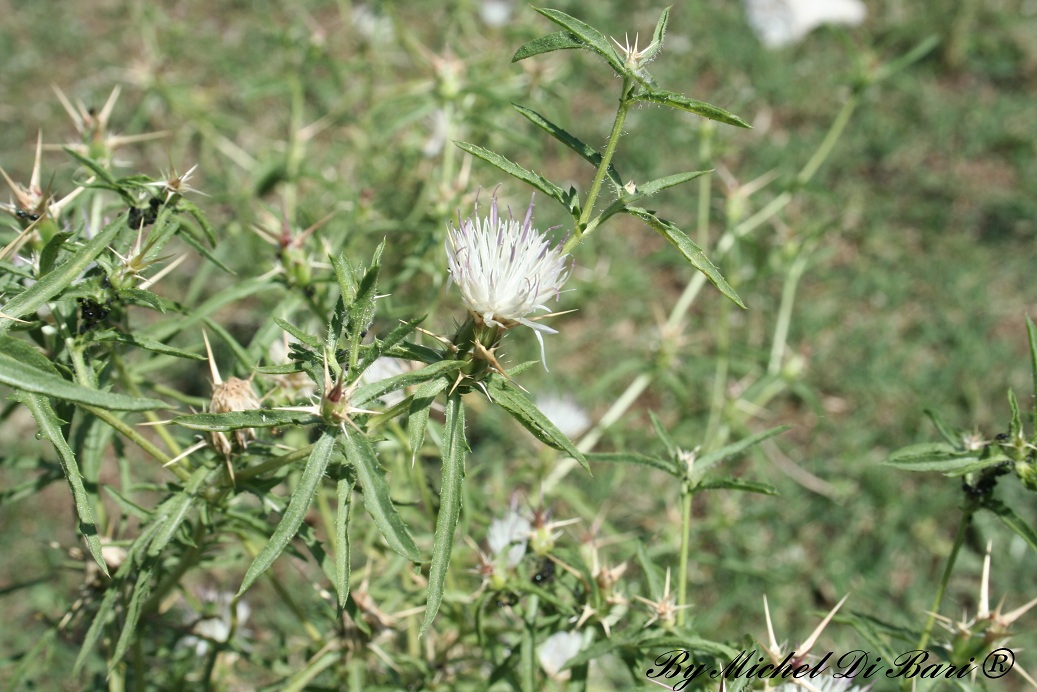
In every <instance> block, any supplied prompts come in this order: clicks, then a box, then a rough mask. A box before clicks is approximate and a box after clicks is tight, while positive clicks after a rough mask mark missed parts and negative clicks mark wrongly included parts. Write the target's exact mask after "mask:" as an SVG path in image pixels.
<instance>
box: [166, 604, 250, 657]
mask: <svg viewBox="0 0 1037 692" xmlns="http://www.w3.org/2000/svg"><path fill="white" fill-rule="evenodd" d="M201 600H202V603H205V604H212V606H213V608H214V609H215V611H216V614H215V615H213V616H211V617H203V616H201V615H199V614H198V613H195V612H194V611H193V609H191V610H189V612H188V616H187V619H188V621H190V622H193V623H194V625H193V627H192V628H191V631H192V632H193V633H194V634H193V635H189V636H187V637H184V638H183V639H181V640H180V645H181V646H186V647H188V648H193V649H194V653H195V655H196V656H199V657H200V656H205V655H206V654H207V653H208V652H209V644H210V642H226V641H227V638H228V637H229V636H230V634H231V627H232V624H233V623H232V618H231V610H230V609H231V603H233V602H234V595H233V594H231V593H230V592H229V591H223V592H219V593H217V592H216V591H211V590H210V591H206V592H204V593H203V594H202V598H201ZM251 614H252V608H251V607H250V606H249V604H248V603H246V602H245V601H238V602H237V604H236V605H235V606H234V615H235V616H236V619H237V629H238V630H239V631H240V630H241V628H242V627H243V626H244V625H245V623H246V622H248V617H249V615H251Z"/></svg>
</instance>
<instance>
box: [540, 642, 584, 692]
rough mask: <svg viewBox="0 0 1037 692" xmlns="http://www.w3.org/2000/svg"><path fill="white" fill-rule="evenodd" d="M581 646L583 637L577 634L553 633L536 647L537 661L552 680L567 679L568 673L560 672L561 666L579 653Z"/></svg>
mask: <svg viewBox="0 0 1037 692" xmlns="http://www.w3.org/2000/svg"><path fill="white" fill-rule="evenodd" d="M582 646H583V635H582V634H580V633H579V632H555V633H554V634H552V635H551V636H550V637H548V638H547V639H545V640H544V643H543V644H541V645H540V646H538V647H537V660H538V661H540V666H541V667H542V668H543V669H544V672H545V673H547V676H548V677H549V678H551V679H552V680H558V681H564V680H568V679H569V671H567V670H566V671H562V666H564V665H565V664H566V663H568V662H569V661H571V660H572V659H573V658H574V657H575V656H576V654H578V653H580V648H581V647H582Z"/></svg>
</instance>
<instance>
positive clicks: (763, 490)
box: [695, 478, 778, 495]
mask: <svg viewBox="0 0 1037 692" xmlns="http://www.w3.org/2000/svg"><path fill="white" fill-rule="evenodd" d="M700 490H741V491H743V492H747V493H760V494H761V495H777V494H778V489H777V488H775V487H774V486H773V485H771V484H770V483H761V482H759V481H747V480H744V479H742V478H710V479H708V480H704V481H702V482H701V483H699V484H698V485H696V486H695V492H699V491H700Z"/></svg>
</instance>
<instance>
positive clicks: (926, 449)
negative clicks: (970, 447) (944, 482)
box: [883, 442, 980, 473]
mask: <svg viewBox="0 0 1037 692" xmlns="http://www.w3.org/2000/svg"><path fill="white" fill-rule="evenodd" d="M979 454H980V453H979V452H978V451H975V452H959V451H958V450H956V449H954V448H953V447H951V446H950V445H948V444H946V443H943V442H923V443H921V444H916V445H910V446H908V447H904V448H902V449H898V450H897V451H895V452H893V453H892V454H890V455H889V458H888V459H886V461H885V462H883V463H884V464H885V465H887V466H895V467H896V468H898V469H903V470H904V471H939V472H941V473H950V472H953V471H956V470H958V469H964V468H966V467H968V466H971V465H972V464H975V463H976V462H978V461H980V456H979Z"/></svg>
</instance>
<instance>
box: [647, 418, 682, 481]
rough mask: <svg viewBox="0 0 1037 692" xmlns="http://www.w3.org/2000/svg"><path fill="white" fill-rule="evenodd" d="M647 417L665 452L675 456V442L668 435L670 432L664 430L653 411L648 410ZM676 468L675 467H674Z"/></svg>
mask: <svg viewBox="0 0 1037 692" xmlns="http://www.w3.org/2000/svg"><path fill="white" fill-rule="evenodd" d="M648 418H649V420H651V421H652V428H654V429H655V435H656V437H658V438H659V440H660V441H661V442H662V443H663V446H664V447H666V453H667V454H669V455H670V456H671V457H676V456H677V449H678V448H677V443H676V442H674V441H673V438H672V437H670V433H668V432H666V428H664V427H663V424H662V421H660V420H659V416H657V415H655V411H649V412H648ZM674 468H676V467H674Z"/></svg>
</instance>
